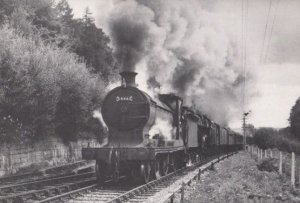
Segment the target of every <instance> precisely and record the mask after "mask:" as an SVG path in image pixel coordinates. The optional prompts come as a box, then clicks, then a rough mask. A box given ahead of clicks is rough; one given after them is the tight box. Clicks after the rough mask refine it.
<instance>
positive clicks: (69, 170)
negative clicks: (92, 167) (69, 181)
mask: <svg viewBox="0 0 300 203" xmlns="http://www.w3.org/2000/svg"><path fill="white" fill-rule="evenodd" d="M87 164H89V163H88V162H87V161H78V162H75V163H69V164H64V165H61V166H55V167H49V168H46V169H42V170H39V171H34V172H31V173H24V174H17V175H10V176H5V177H1V178H0V187H1V186H4V185H13V184H16V183H25V182H29V181H38V180H46V179H52V178H56V177H60V176H65V175H67V174H68V175H72V174H76V173H78V170H77V169H78V168H82V167H84V166H85V165H87ZM88 167H89V166H87V167H86V168H88ZM83 171H84V170H83ZM88 171H89V170H88ZM88 171H85V172H88ZM79 173H80V171H79Z"/></svg>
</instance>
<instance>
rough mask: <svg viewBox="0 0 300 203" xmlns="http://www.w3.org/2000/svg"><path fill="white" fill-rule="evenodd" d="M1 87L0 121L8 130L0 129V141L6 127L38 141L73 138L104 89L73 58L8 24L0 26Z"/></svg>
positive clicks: (82, 64)
mask: <svg viewBox="0 0 300 203" xmlns="http://www.w3.org/2000/svg"><path fill="white" fill-rule="evenodd" d="M0 83H1V86H0V118H2V120H0V122H1V124H4V123H5V122H6V124H5V125H7V126H10V127H7V128H5V129H3V128H1V132H0V133H1V134H0V139H5V138H7V137H10V136H8V134H9V133H8V132H11V131H8V130H7V129H11V128H13V126H22V127H20V131H18V133H16V137H19V138H20V139H22V137H23V136H24V135H25V134H26V133H27V134H28V133H30V135H26V136H27V137H33V138H39V137H41V136H47V135H51V134H54V133H55V132H56V133H57V134H58V135H60V136H62V137H63V138H65V140H70V139H76V136H77V135H78V134H79V133H80V132H81V131H83V130H85V129H87V126H86V125H88V122H87V121H88V120H89V119H90V118H91V116H92V112H93V110H94V109H96V108H97V107H99V105H100V102H99V101H101V99H102V97H103V91H104V83H103V81H102V80H101V78H100V77H99V76H97V75H93V74H91V73H89V71H88V70H87V68H86V65H85V64H84V63H82V62H79V60H78V57H77V56H76V55H75V54H72V53H69V52H68V50H66V49H61V48H57V47H56V46H55V45H51V44H45V43H44V41H43V40H42V39H41V38H39V37H38V36H34V37H32V38H30V37H29V38H28V37H25V36H22V35H21V34H20V33H17V32H16V31H15V30H14V29H11V28H9V27H8V26H3V27H2V28H0ZM4 118H11V119H12V120H13V121H14V122H12V123H8V124H7V121H4V120H5V119H4ZM15 121H17V122H15ZM1 126H3V125H1ZM17 128H19V127H17ZM10 134H12V133H10Z"/></svg>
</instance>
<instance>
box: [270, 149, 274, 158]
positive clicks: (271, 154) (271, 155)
mask: <svg viewBox="0 0 300 203" xmlns="http://www.w3.org/2000/svg"><path fill="white" fill-rule="evenodd" d="M270 157H271V158H273V150H272V149H270Z"/></svg>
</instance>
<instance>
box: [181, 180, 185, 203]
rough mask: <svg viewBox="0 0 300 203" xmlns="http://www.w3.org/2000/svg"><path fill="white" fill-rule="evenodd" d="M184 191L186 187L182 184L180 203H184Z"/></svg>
mask: <svg viewBox="0 0 300 203" xmlns="http://www.w3.org/2000/svg"><path fill="white" fill-rule="evenodd" d="M184 189H185V185H184V183H182V186H181V198H180V203H184Z"/></svg>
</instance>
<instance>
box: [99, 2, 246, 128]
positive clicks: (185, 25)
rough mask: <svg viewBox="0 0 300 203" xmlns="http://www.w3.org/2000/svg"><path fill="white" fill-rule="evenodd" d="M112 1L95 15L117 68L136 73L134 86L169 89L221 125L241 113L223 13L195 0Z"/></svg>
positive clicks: (233, 48)
mask: <svg viewBox="0 0 300 203" xmlns="http://www.w3.org/2000/svg"><path fill="white" fill-rule="evenodd" d="M112 4H113V6H112V7H111V11H110V13H109V15H106V16H107V17H108V18H107V19H105V20H103V19H101V21H102V22H105V23H107V25H106V26H105V25H103V26H105V27H107V28H108V29H109V33H110V35H111V38H112V44H113V46H114V49H115V52H116V56H117V57H118V59H119V63H120V64H121V65H122V67H123V69H124V70H135V71H136V72H138V73H139V75H138V76H137V77H138V78H137V82H138V84H139V87H140V88H142V89H144V90H145V91H147V92H149V91H152V92H160V93H168V92H174V93H176V94H178V95H179V96H181V97H183V98H184V102H185V105H189V106H194V107H195V108H197V109H201V111H202V112H203V113H205V114H208V116H210V117H211V118H212V119H214V120H215V121H217V122H219V123H221V124H223V125H226V124H227V123H228V122H229V121H230V119H231V118H232V117H233V116H236V115H238V114H240V115H241V98H242V96H241V91H242V81H243V76H242V70H241V68H240V54H239V47H238V44H239V42H238V39H239V36H238V34H237V33H236V32H235V31H236V30H235V29H234V28H233V29H231V28H230V25H231V24H230V23H228V22H227V19H228V18H226V17H224V16H222V15H219V14H216V13H213V12H211V11H207V10H205V9H203V8H202V7H201V5H200V3H199V1H197V0H187V1H182V0H151V1H149V0H126V1H121V0H112ZM248 59H250V57H249V56H248ZM141 73H142V74H141ZM247 75H249V73H248V74H247ZM139 77H140V78H142V79H141V80H139ZM149 87H150V88H149ZM150 95H153V94H151V93H150Z"/></svg>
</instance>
